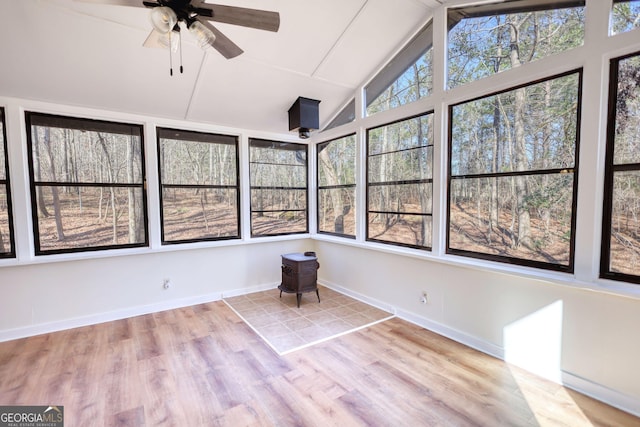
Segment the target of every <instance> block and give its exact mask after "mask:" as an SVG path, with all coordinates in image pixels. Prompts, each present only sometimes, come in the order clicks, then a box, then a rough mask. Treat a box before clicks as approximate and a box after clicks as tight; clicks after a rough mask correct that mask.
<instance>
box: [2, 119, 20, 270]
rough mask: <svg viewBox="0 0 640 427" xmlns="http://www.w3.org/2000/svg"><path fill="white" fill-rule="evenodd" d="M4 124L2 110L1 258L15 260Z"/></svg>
mask: <svg viewBox="0 0 640 427" xmlns="http://www.w3.org/2000/svg"><path fill="white" fill-rule="evenodd" d="M4 122H5V120H4V109H3V108H0V258H13V257H15V256H16V249H15V241H14V239H13V216H12V210H11V186H10V185H9V156H8V154H7V132H6V130H5V126H4Z"/></svg>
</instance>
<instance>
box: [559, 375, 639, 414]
mask: <svg viewBox="0 0 640 427" xmlns="http://www.w3.org/2000/svg"><path fill="white" fill-rule="evenodd" d="M562 385H564V386H565V387H567V388H570V389H572V390H575V391H577V392H579V393H582V394H585V395H587V396H589V397H592V398H594V399H596V400H599V401H601V402H604V403H606V404H607V405H611V406H613V407H615V408H618V409H620V410H622V411H625V412H628V413H630V414H632V415H635V416H636V417H640V401H638V399H635V398H633V397H631V396H628V395H626V394H622V393H620V392H619V391H616V390H612V389H610V388H608V387H605V386H603V385H601V384H598V383H594V382H593V381H590V380H588V379H586V378H582V377H580V376H578V375H574V374H572V373H570V372H566V371H562Z"/></svg>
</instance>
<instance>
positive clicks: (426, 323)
mask: <svg viewBox="0 0 640 427" xmlns="http://www.w3.org/2000/svg"><path fill="white" fill-rule="evenodd" d="M318 283H320V284H321V285H323V286H326V287H327V288H329V289H333V290H335V291H337V292H340V293H342V294H345V295H348V296H350V297H352V298H355V299H357V300H360V301H362V302H365V303H367V304H369V305H372V306H374V307H377V308H379V309H381V310H385V311H388V312H390V313H393V314H395V315H396V316H398V317H399V318H401V319H403V320H406V321H408V322H411V323H413V324H415V325H418V326H420V327H422V328H425V329H427V330H430V331H432V332H435V333H437V334H439V335H442V336H444V337H447V338H450V339H452V340H454V341H456V342H459V343H461V344H464V345H467V346H469V347H471V348H474V349H476V350H478V351H481V352H483V353H486V354H489V355H491V356H493V357H496V358H498V359H501V360H504V349H503V348H502V347H500V346H496V345H495V344H493V343H490V342H487V341H485V340H482V339H480V338H477V337H474V336H472V335H469V334H467V333H464V332H461V331H458V330H456V329H454V328H450V327H448V326H446V325H443V324H441V323H438V322H435V321H433V320H430V319H427V318H425V317H422V316H418V315H416V314H414V313H412V312H409V311H405V310H398V309H396V307H394V306H392V305H390V304H387V303H384V302H382V301H379V300H376V299H374V298H370V297H368V296H366V295H363V294H360V293H358V292H354V291H352V290H350V289H348V288H345V287H342V286H339V285H337V284H335V283H328V282H325V281H318ZM277 286H278V284H277V283H275V284H274V283H268V284H264V285H257V286H252V287H249V288H240V289H233V290H230V291H225V292H224V293H222V292H216V293H212V294H207V295H200V296H196V297H189V298H182V299H176V300H169V301H162V302H159V303H155V304H149V305H143V306H137V307H129V308H125V309H122V310H115V311H110V312H106V313H100V314H96V315H91V316H83V317H77V318H73V319H66V320H60V321H56V322H49V323H41V324H37V325H30V326H26V327H22V328H16V329H9V330H6V331H0V342H4V341H11V340H15V339H19V338H26V337H30V336H35V335H40V334H45V333H50V332H57V331H62V330H66V329H73V328H78V327H82V326H89V325H96V324H99V323H104V322H111V321H114V320H120V319H126V318H130V317H135V316H140V315H144V314H150V313H157V312H160V311H166V310H172V309H176V308H182V307H189V306H192V305H197V304H203V303H207V302H212V301H219V300H221V299H222V298H228V297H233V296H238V295H245V294H249V293H254V292H260V291H264V290H269V289H274V288H277ZM561 374H562V384H563V385H564V386H566V387H568V388H570V389H572V390H575V391H577V392H579V393H582V394H585V395H587V396H590V397H592V398H594V399H596V400H599V401H601V402H604V403H606V404H608V405H611V406H613V407H615V408H618V409H620V410H622V411H625V412H628V413H630V414H633V415H635V416H637V417H640V402H639V401H638V400H637V399H635V398H633V397H630V396H627V395H625V394H623V393H620V392H618V391H616V390H612V389H610V388H607V387H605V386H603V385H601V384H597V383H594V382H592V381H590V380H588V379H585V378H582V377H580V376H578V375H574V374H572V373H570V372H566V371H562V373H561Z"/></svg>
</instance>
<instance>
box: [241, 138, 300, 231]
mask: <svg viewBox="0 0 640 427" xmlns="http://www.w3.org/2000/svg"><path fill="white" fill-rule="evenodd" d="M249 164H250V168H249V175H250V181H251V235H252V236H276V235H281V234H293V233H306V232H308V230H309V224H308V219H307V174H308V171H307V146H306V145H305V144H296V143H291V142H276V141H267V140H264V139H253V138H251V139H249Z"/></svg>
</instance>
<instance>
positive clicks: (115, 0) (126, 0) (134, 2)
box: [75, 0, 146, 7]
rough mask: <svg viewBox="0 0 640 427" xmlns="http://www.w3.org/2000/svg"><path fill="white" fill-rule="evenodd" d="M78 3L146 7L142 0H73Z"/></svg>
mask: <svg viewBox="0 0 640 427" xmlns="http://www.w3.org/2000/svg"><path fill="white" fill-rule="evenodd" d="M75 1H77V2H80V3H95V4H109V5H114V6H131V7H146V6H145V5H144V4H143V3H142V1H143V0H75Z"/></svg>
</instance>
